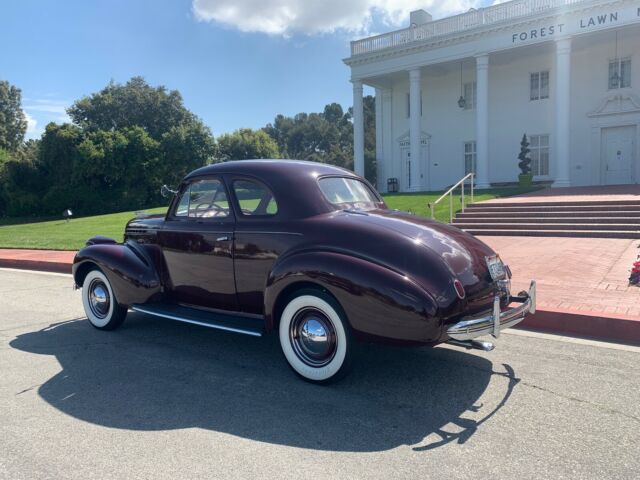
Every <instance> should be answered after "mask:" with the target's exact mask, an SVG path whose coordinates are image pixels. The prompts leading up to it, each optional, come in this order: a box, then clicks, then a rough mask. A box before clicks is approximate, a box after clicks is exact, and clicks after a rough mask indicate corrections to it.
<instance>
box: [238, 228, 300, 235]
mask: <svg viewBox="0 0 640 480" xmlns="http://www.w3.org/2000/svg"><path fill="white" fill-rule="evenodd" d="M235 233H236V235H237V234H240V233H248V234H258V235H259V234H262V233H264V234H269V235H295V236H298V237H304V233H299V232H275V231H271V230H242V229H237V230H236V231H235Z"/></svg>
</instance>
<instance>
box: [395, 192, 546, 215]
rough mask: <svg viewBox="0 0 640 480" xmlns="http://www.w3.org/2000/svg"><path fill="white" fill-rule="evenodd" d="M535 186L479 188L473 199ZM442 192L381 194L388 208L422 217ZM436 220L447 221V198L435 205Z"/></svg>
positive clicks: (455, 207) (457, 202)
mask: <svg viewBox="0 0 640 480" xmlns="http://www.w3.org/2000/svg"><path fill="white" fill-rule="evenodd" d="M538 189H539V187H538V188H536V187H532V188H520V187H504V188H490V189H487V190H481V191H480V192H481V193H480V194H479V195H478V194H476V195H475V197H474V201H476V202H481V201H483V200H491V199H492V198H498V197H511V196H513V195H518V194H520V193H526V192H531V191H534V190H538ZM443 193H444V192H417V193H390V194H386V195H383V197H384V201H385V202H386V203H387V205H388V206H389V208H397V209H398V210H405V211H410V212H411V213H415V214H416V215H422V216H423V217H431V210H430V209H429V205H428V204H430V203H432V202H435V201H436V200H437V199H438V198H439V197H440V196H441V195H442V194H443ZM468 204H469V187H468V186H467V187H466V188H465V205H468ZM460 208H461V205H460V190H459V189H458V190H456V193H455V195H454V196H453V213H454V215H455V212H457V211H458V210H460ZM435 214H436V220H440V221H441V222H447V223H448V222H449V198H448V197H447V198H444V199H442V201H441V202H440V203H439V204H438V205H436V211H435Z"/></svg>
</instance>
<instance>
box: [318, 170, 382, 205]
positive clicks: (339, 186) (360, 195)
mask: <svg viewBox="0 0 640 480" xmlns="http://www.w3.org/2000/svg"><path fill="white" fill-rule="evenodd" d="M318 183H319V185H320V190H322V193H323V194H324V196H325V197H326V198H327V200H329V202H331V203H332V204H334V205H335V206H337V207H338V208H341V209H347V208H354V209H362V210H370V209H373V208H376V207H378V206H379V204H380V203H381V201H380V199H379V198H378V197H377V196H376V194H375V193H374V192H373V191H372V190H371V189H370V188H369V187H368V186H367V185H366V184H365V183H364V182H361V181H360V180H358V179H355V178H348V177H325V178H321V179H320V180H319V181H318Z"/></svg>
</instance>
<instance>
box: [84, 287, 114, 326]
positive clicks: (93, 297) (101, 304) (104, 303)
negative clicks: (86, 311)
mask: <svg viewBox="0 0 640 480" xmlns="http://www.w3.org/2000/svg"><path fill="white" fill-rule="evenodd" d="M110 304H111V299H110V298H109V289H108V288H107V286H106V285H105V284H104V282H103V281H102V280H94V281H93V282H91V285H89V306H90V307H91V311H92V312H93V314H94V315H95V316H96V317H98V318H105V317H106V316H107V314H108V313H109V306H110Z"/></svg>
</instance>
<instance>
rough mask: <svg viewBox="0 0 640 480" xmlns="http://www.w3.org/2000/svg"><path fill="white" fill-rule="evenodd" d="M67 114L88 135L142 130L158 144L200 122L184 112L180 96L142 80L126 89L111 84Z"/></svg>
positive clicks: (130, 84) (188, 112)
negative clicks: (180, 128) (174, 129)
mask: <svg viewBox="0 0 640 480" xmlns="http://www.w3.org/2000/svg"><path fill="white" fill-rule="evenodd" d="M67 113H68V114H69V116H70V117H71V120H72V121H73V123H75V124H76V125H78V126H79V127H80V128H82V129H83V130H85V131H94V130H118V129H122V128H129V127H142V128H143V129H145V130H146V131H147V133H148V134H149V136H151V138H154V139H156V140H159V139H160V137H161V136H162V135H163V134H164V133H165V132H168V131H169V130H170V129H171V128H172V127H174V126H176V125H184V124H188V123H191V122H194V121H199V120H198V119H197V117H196V116H195V115H194V114H193V113H191V112H190V111H189V110H187V109H186V108H185V106H184V104H183V101H182V95H180V92H178V91H177V90H167V89H166V88H165V87H164V86H159V87H152V86H150V85H149V84H148V83H147V82H146V81H145V79H144V78H142V77H133V78H131V79H130V80H129V81H128V82H127V83H125V84H124V85H122V84H119V83H115V82H113V81H112V82H110V83H109V84H108V85H107V86H106V87H105V88H103V89H102V90H100V91H99V92H97V93H94V94H92V95H89V96H87V97H84V98H81V99H80V100H78V101H76V102H75V103H74V104H73V105H72V106H71V107H69V109H67Z"/></svg>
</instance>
